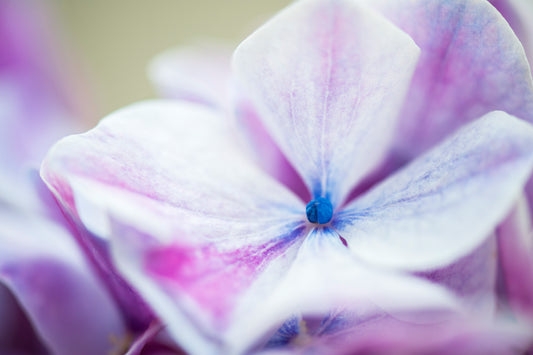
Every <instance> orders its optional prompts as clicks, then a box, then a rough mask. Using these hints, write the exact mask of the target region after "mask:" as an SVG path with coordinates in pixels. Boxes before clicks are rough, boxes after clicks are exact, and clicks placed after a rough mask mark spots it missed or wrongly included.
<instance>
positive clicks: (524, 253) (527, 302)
mask: <svg viewBox="0 0 533 355" xmlns="http://www.w3.org/2000/svg"><path fill="white" fill-rule="evenodd" d="M497 235H498V251H499V254H498V256H499V260H500V266H501V270H502V277H503V284H504V286H505V298H506V299H507V301H508V302H509V304H510V305H511V307H512V308H513V310H515V311H516V312H517V313H518V314H519V315H528V316H529V317H533V228H532V225H531V218H530V212H529V207H528V205H527V202H526V201H525V199H524V198H521V199H520V200H519V202H518V203H517V205H516V206H515V207H514V208H513V210H512V211H511V213H510V214H509V216H508V217H507V218H506V219H505V221H504V222H503V223H502V224H501V225H500V226H499V227H498V230H497Z"/></svg>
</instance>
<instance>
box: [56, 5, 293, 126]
mask: <svg viewBox="0 0 533 355" xmlns="http://www.w3.org/2000/svg"><path fill="white" fill-rule="evenodd" d="M51 2H52V7H53V9H52V10H53V12H55V15H56V17H57V22H58V27H59V29H60V30H61V32H62V33H63V36H64V37H65V38H64V40H65V41H66V42H67V47H68V48H69V49H70V50H71V51H72V53H71V57H72V60H74V61H76V62H77V63H78V64H79V65H78V67H79V75H80V80H82V81H84V82H85V85H86V86H87V87H88V88H89V90H88V94H90V95H91V96H92V98H91V100H92V101H93V102H94V107H93V109H92V110H91V111H92V113H91V115H92V116H93V117H92V118H93V119H94V120H95V121H96V120H97V119H99V118H101V117H103V116H104V115H106V114H107V113H109V112H111V111H113V110H115V109H117V108H120V107H122V106H125V105H127V104H129V103H132V102H134V101H138V100H142V99H146V98H151V97H154V95H155V94H154V91H153V90H152V88H151V86H150V84H149V83H148V80H147V77H146V67H147V64H148V62H149V61H150V59H151V58H153V57H154V56H155V55H156V54H158V53H160V52H161V51H163V50H165V49H168V48H170V47H175V46H179V45H183V44H187V43H191V42H194V41H197V40H202V39H210V38H215V39H219V40H221V41H225V42H228V44H229V45H232V46H236V45H237V44H238V43H239V42H240V41H241V40H242V39H244V38H245V37H246V36H247V35H248V34H249V33H250V32H251V31H252V30H253V29H255V28H256V27H257V26H258V25H259V24H261V23H262V22H264V21H265V20H266V19H268V18H269V17H270V16H271V15H272V14H273V13H275V12H276V11H278V10H279V9H281V8H283V7H284V6H286V5H287V4H289V3H290V0H261V1H259V0H196V1H184V0H52V1H51Z"/></svg>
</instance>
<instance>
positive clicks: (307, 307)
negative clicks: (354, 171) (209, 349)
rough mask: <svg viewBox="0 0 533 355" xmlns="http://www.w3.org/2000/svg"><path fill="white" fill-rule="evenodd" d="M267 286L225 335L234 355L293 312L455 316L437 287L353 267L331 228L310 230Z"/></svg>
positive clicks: (456, 307)
mask: <svg viewBox="0 0 533 355" xmlns="http://www.w3.org/2000/svg"><path fill="white" fill-rule="evenodd" d="M272 286H275V287H272V288H270V291H269V296H268V297H267V298H266V299H265V300H264V301H263V302H262V303H261V307H256V308H255V309H254V310H253V311H252V310H246V312H245V311H244V310H243V311H242V313H243V314H245V315H246V316H244V315H243V317H242V324H239V325H235V324H234V327H233V329H231V330H230V331H229V338H230V339H235V340H236V339H238V340H239V342H240V344H238V346H240V347H238V348H236V349H235V352H242V351H243V350H245V349H246V346H250V345H252V344H253V341H254V340H256V339H258V338H260V335H261V334H263V333H267V332H268V331H273V330H274V329H273V328H272V327H273V325H278V326H279V325H280V323H281V322H283V321H284V320H286V319H288V318H290V316H291V315H293V314H298V315H303V316H304V317H310V316H324V315H325V314H328V313H329V312H331V311H332V310H335V309H339V308H341V309H347V310H350V311H356V312H359V313H361V314H366V315H367V316H368V315H372V314H376V313H383V312H384V311H385V312H390V314H394V315H398V316H400V315H402V314H404V313H405V312H409V311H416V312H424V311H435V312H440V311H458V312H461V308H460V306H459V305H458V303H457V302H456V301H457V300H456V299H455V297H454V296H453V295H451V294H450V293H449V292H447V291H446V290H445V289H444V288H442V287H440V286H439V285H435V284H433V283H430V282H428V281H426V280H423V279H420V278H417V277H414V276H411V275H408V274H403V273H397V272H390V271H388V270H379V269H376V268H373V267H368V266H367V265H364V264H362V263H359V262H358V261H357V260H356V259H355V258H354V257H353V255H352V254H350V252H349V251H348V250H347V249H346V248H345V246H344V245H343V244H342V242H341V240H340V239H339V237H338V235H337V233H336V232H335V231H333V230H332V229H331V228H318V229H313V230H312V231H311V232H310V234H309V235H308V236H307V238H306V240H305V241H304V242H303V244H302V246H301V247H300V250H299V252H298V256H297V258H296V260H295V261H294V262H293V264H292V265H291V266H290V269H288V270H287V271H286V272H285V275H284V276H283V278H282V279H281V282H279V284H277V285H272ZM440 320H441V319H440V318H439V321H440ZM433 321H435V320H433ZM293 326H295V324H293ZM289 331H290V330H289ZM235 340H234V344H237V342H236V341H235Z"/></svg>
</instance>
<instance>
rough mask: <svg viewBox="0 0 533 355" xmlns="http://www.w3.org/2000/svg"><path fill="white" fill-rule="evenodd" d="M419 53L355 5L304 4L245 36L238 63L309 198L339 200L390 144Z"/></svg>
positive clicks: (340, 0)
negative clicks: (247, 36) (309, 195)
mask: <svg viewBox="0 0 533 355" xmlns="http://www.w3.org/2000/svg"><path fill="white" fill-rule="evenodd" d="M418 53H419V51H418V48H417V47H416V45H414V43H413V42H412V40H411V39H410V38H409V37H408V36H406V35H405V34H404V33H403V32H401V31H399V30H398V29H397V28H396V27H394V26H393V25H391V24H390V23H389V22H388V21H386V20H384V19H383V18H381V17H380V16H379V15H376V14H375V13H374V12H372V11H371V10H369V9H366V8H363V7H360V6H358V5H357V4H356V3H355V2H353V1H344V0H335V1H324V0H308V1H300V2H297V3H296V4H294V5H292V6H290V7H288V8H287V9H286V10H284V11H283V12H281V13H280V14H278V15H277V16H276V17H275V18H273V19H272V20H270V21H269V22H268V23H267V24H265V25H264V26H263V27H261V28H260V29H259V30H257V31H256V32H255V33H254V34H252V35H251V36H250V37H249V38H248V39H246V40H245V41H244V42H242V43H241V45H240V46H239V47H238V48H237V50H236V51H235V54H234V60H233V69H234V73H235V76H236V80H237V81H238V83H239V85H242V87H243V89H244V90H245V91H244V93H246V94H247V97H248V98H249V99H250V101H251V102H252V103H253V105H254V106H255V107H256V109H257V111H258V113H259V115H260V116H261V119H262V120H263V123H264V124H265V126H266V127H267V129H268V130H269V132H270V133H271V134H272V137H273V138H274V140H275V141H276V142H277V143H278V145H279V146H280V148H281V150H282V151H283V152H284V153H285V155H286V156H287V158H288V160H289V161H290V162H291V163H292V164H293V165H294V166H295V168H296V170H297V171H298V172H299V173H300V175H301V176H302V178H303V180H304V181H305V183H306V184H307V186H308V188H309V190H310V191H311V192H312V195H313V196H314V197H319V196H322V197H328V198H329V199H330V200H331V201H332V203H333V205H334V206H337V205H338V204H340V203H341V202H342V201H343V199H344V198H345V197H346V194H347V193H348V192H349V189H350V188H351V187H353V185H355V184H356V183H357V182H358V181H359V180H360V179H361V178H362V177H364V176H365V174H367V173H368V172H369V171H370V170H371V169H372V168H374V167H375V166H376V164H378V163H379V162H380V159H381V158H382V155H383V153H384V152H385V151H386V150H387V147H388V143H389V140H390V139H391V136H392V134H393V132H394V126H395V124H394V123H395V121H394V120H395V117H396V115H397V113H398V110H399V108H400V105H401V104H402V102H403V99H404V97H405V94H406V90H407V88H408V85H409V83H410V80H411V74H412V72H413V70H414V67H415V65H416V61H417V58H418Z"/></svg>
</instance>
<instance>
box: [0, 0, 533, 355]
mask: <svg viewBox="0 0 533 355" xmlns="http://www.w3.org/2000/svg"><path fill="white" fill-rule="evenodd" d="M6 4H7V5H6V6H5V9H4V8H1V9H0V10H1V11H0V16H2V15H3V14H4V13H7V11H13V13H17V14H19V15H22V14H23V13H25V12H24V11H19V10H21V9H20V8H17V6H18V5H17V6H14V5H13V4H12V3H10V2H7V3H6ZM2 6H4V5H3V4H2ZM528 6H530V7H531V8H533V6H532V5H531V4H529V3H527V2H521V1H519V0H514V1H511V0H508V1H492V2H489V1H486V0H436V1H425V0H414V1H413V0H300V1H297V2H295V3H294V4H292V5H291V6H289V7H288V8H286V9H285V10H283V11H281V12H280V13H279V14H277V15H276V16H275V17H274V18H272V19H271V20H270V21H268V22H267V23H265V24H264V25H263V26H262V27H260V28H259V29H258V30H257V31H255V32H254V33H253V34H252V35H250V36H249V37H248V38H247V39H246V40H244V41H243V42H242V43H241V44H240V45H239V46H238V47H237V49H236V50H235V51H234V52H233V55H232V56H231V54H230V52H229V51H227V50H226V49H225V48H221V47H220V46H213V45H207V46H195V47H189V48H185V49H178V50H174V51H169V52H167V53H165V54H162V55H161V56H159V57H158V58H156V60H155V61H154V62H153V63H152V65H151V67H150V76H151V79H152V80H153V82H154V84H155V86H156V87H157V89H158V90H159V91H160V93H161V95H162V96H163V97H165V98H164V99H159V100H151V101H146V102H141V103H137V104H134V105H132V106H129V107H127V108H124V109H121V110H119V111H117V112H115V113H112V114H111V115H109V116H108V117H106V118H104V119H103V120H102V121H101V122H100V123H99V124H98V125H97V126H96V127H95V128H93V129H91V130H89V131H88V132H86V133H83V134H77V135H72V136H69V137H66V138H63V139H61V140H59V141H57V142H56V143H55V144H54V145H53V147H51V148H50V149H49V150H48V153H47V155H46V157H44V159H42V158H43V155H44V153H45V151H46V150H47V148H48V146H49V144H50V142H51V141H54V140H56V139H57V138H58V137H60V136H61V135H62V134H60V133H58V131H57V130H56V129H60V128H61V129H64V128H65V127H66V124H67V123H68V122H72V121H73V119H70V120H68V119H66V117H76V113H75V112H74V111H73V110H72V109H71V108H69V106H68V105H67V103H66V102H65V101H64V98H63V97H61V95H59V92H60V90H57V91H56V92H54V93H55V94H58V95H51V92H50V90H49V87H50V86H49V85H50V84H49V83H50V82H53V81H54V80H57V77H56V76H54V75H51V73H46V72H44V71H43V68H46V66H45V65H44V66H43V65H42V64H39V65H34V64H35V63H33V62H32V61H31V60H29V59H28V60H26V58H35V56H34V55H33V53H32V52H31V51H32V50H33V49H32V47H31V45H32V44H35V39H34V38H22V39H21V38H18V37H15V38H10V37H9V36H10V35H13V34H17V33H19V32H20V33H31V31H30V32H28V31H27V30H24V31H22V30H20V31H19V30H17V29H15V30H13V29H11V28H7V29H4V28H3V27H2V26H4V24H6V25H5V26H8V25H28V22H26V21H7V20H6V21H0V38H3V37H2V36H5V37H6V40H5V41H3V42H0V43H6V48H5V49H4V48H3V49H2V50H3V52H2V53H7V54H8V55H7V56H6V60H4V58H2V57H0V59H2V62H1V63H0V80H1V81H0V90H2V91H0V93H1V94H2V96H0V100H1V101H0V109H2V111H0V114H3V112H6V113H7V115H5V118H4V116H2V117H1V119H2V123H3V124H5V125H6V127H7V129H5V130H4V131H3V132H2V133H3V134H5V135H6V137H8V138H12V137H18V136H19V135H20V136H23V137H24V139H14V140H13V139H5V140H3V142H2V144H4V142H5V146H2V147H1V149H2V150H3V153H4V152H5V153H6V154H4V156H6V157H9V158H12V159H6V162H5V163H4V161H3V160H2V162H1V163H2V169H3V170H2V171H1V172H0V173H1V174H2V175H0V178H1V179H2V180H5V181H6V184H9V186H11V187H13V188H9V189H7V188H6V189H4V188H2V189H0V219H1V220H2V223H0V238H2V239H1V240H2V245H3V247H2V250H1V251H0V281H1V282H2V284H3V285H4V286H2V287H3V288H1V289H0V297H1V298H0V301H1V303H0V314H3V313H2V312H4V313H6V316H5V317H2V318H1V320H0V349H2V351H3V350H4V349H5V352H14V351H15V350H18V351H23V352H30V353H42V352H51V353H54V354H106V353H111V354H125V353H127V354H156V353H157V354H160V353H180V352H182V351H185V352H187V353H192V354H210V353H215V354H216V353H227V354H243V353H270V352H295V353H369V352H370V353H391V352H394V353H405V354H410V353H468V354H471V353H473V354H485V353H487V352H492V353H513V352H516V353H521V352H525V351H527V350H528V349H532V346H533V345H532V344H533V336H532V334H533V228H532V221H533V219H532V217H533V214H531V211H530V207H531V203H533V182H531V181H533V180H532V179H531V176H532V173H533V126H532V125H531V123H533V81H532V77H531V71H530V67H529V65H528V60H527V56H528V55H529V56H533V49H532V48H533V47H528V46H529V42H528V41H529V40H530V38H529V37H528V35H533V29H531V28H529V27H528V26H530V23H531V22H528V19H527V16H529V15H532V14H533V11H531V10H532V9H529V11H527V8H528ZM13 16H14V15H13V14H10V15H9V18H12V17H13ZM7 18H8V17H7V16H6V19H7ZM34 35H38V33H34ZM517 36H518V37H517ZM13 43H14V44H16V46H15V45H14V46H12V47H10V46H9V45H10V44H13ZM21 44H24V45H27V47H24V46H21ZM2 45H3V44H2ZM21 48H22V50H21ZM11 54H12V55H11ZM21 58H22V59H21ZM4 62H5V63H7V65H4ZM12 63H15V64H12ZM4 73H5V75H4ZM40 83H43V84H42V86H40ZM4 91H5V93H4ZM13 97H15V98H16V99H13ZM17 100H19V101H17ZM13 103H15V104H13ZM17 103H19V104H17ZM4 108H5V109H4ZM34 121H35V122H34ZM39 126H43V127H46V128H47V129H50V130H51V131H52V132H48V130H47V131H46V132H44V131H43V130H42V129H40V128H39ZM30 148H31V149H30ZM11 151H13V152H16V153H19V152H20V153H27V154H26V155H22V156H20V157H19V156H18V155H14V154H7V153H8V152H11ZM30 153H31V154H33V155H31V154H30ZM41 159H42V164H41V167H40V176H37V174H36V173H35V171H33V170H31V169H30V172H29V173H28V171H27V169H26V168H25V167H26V165H27V164H29V163H31V162H32V161H35V160H37V161H40V160H41ZM8 160H9V161H8ZM9 309H14V310H15V311H11V312H8V311H7V310H9ZM15 325H16V326H15ZM28 339H31V341H30V340H28ZM21 349H22V350H21Z"/></svg>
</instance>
